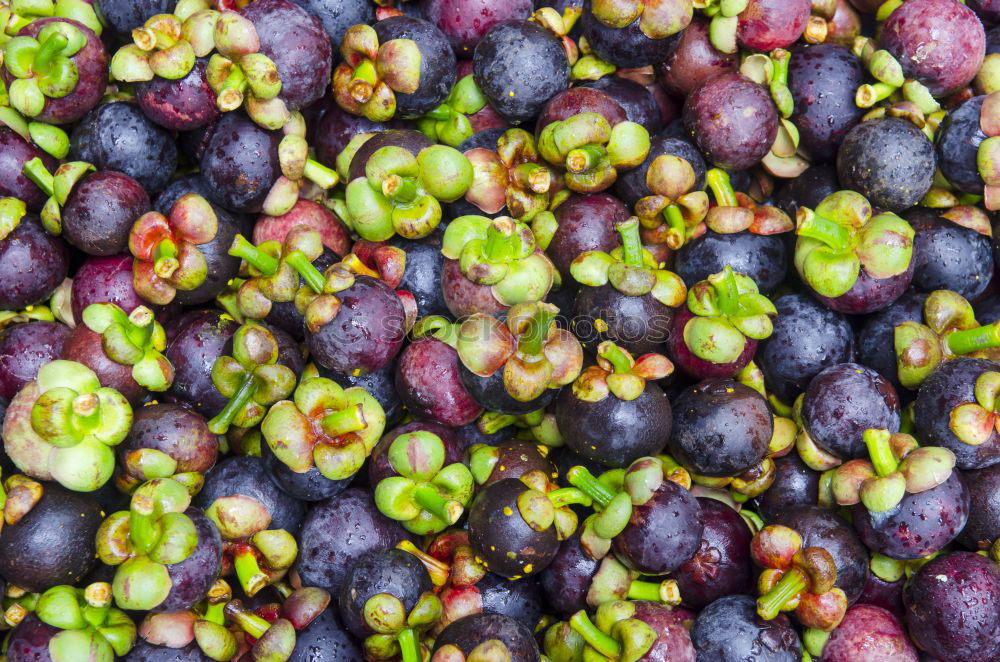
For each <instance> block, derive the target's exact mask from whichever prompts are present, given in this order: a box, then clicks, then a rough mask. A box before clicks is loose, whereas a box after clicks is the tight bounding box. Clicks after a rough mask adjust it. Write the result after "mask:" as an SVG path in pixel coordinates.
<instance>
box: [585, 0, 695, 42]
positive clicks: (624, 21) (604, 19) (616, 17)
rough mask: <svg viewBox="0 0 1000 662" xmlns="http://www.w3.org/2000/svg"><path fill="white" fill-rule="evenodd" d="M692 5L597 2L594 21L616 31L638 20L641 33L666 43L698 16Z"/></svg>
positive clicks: (637, 0) (648, 1) (649, 1)
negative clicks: (667, 39) (665, 40)
mask: <svg viewBox="0 0 1000 662" xmlns="http://www.w3.org/2000/svg"><path fill="white" fill-rule="evenodd" d="M697 4H698V3H691V2H656V1H655V0H626V1H624V2H620V1H619V0H595V1H594V3H593V8H592V9H591V11H592V12H593V14H594V18H596V19H597V20H599V21H600V22H601V23H603V24H604V25H606V26H608V27H612V28H625V27H628V26H629V25H631V24H632V22H633V21H635V20H636V19H638V20H639V31H640V32H642V34H643V35H645V36H646V37H648V38H650V39H665V38H667V37H669V36H671V35H673V34H676V33H678V32H680V31H681V30H683V29H684V28H686V27H687V26H688V24H690V23H691V19H692V17H693V16H694V9H693V6H695V5H697Z"/></svg>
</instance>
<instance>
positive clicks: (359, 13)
mask: <svg viewBox="0 0 1000 662" xmlns="http://www.w3.org/2000/svg"><path fill="white" fill-rule="evenodd" d="M292 1H293V2H294V3H295V4H297V5H298V6H300V7H302V8H303V9H305V10H306V11H308V12H309V13H310V14H312V15H313V16H315V17H316V18H317V19H319V22H320V23H321V24H322V25H323V29H324V30H326V33H327V35H329V37H330V43H331V44H332V45H333V56H334V58H336V60H337V61H338V62H339V61H340V50H339V46H340V42H341V41H343V39H344V33H345V32H347V28H349V27H351V26H352V25H357V24H358V23H367V24H369V25H371V24H372V22H373V21H374V20H375V7H374V6H373V5H372V4H371V3H370V2H354V1H353V0H292Z"/></svg>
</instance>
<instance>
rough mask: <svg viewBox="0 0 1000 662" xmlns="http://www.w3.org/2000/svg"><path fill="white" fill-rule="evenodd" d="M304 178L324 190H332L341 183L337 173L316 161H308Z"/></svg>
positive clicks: (303, 172)
mask: <svg viewBox="0 0 1000 662" xmlns="http://www.w3.org/2000/svg"><path fill="white" fill-rule="evenodd" d="M302 174H303V176H305V178H306V179H308V180H309V181H311V182H312V183H313V184H316V185H317V186H319V187H320V188H321V189H323V190H327V189H331V188H333V187H334V186H336V185H337V182H339V181H340V176H339V175H337V171H336V170H333V169H331V168H327V167H326V166H325V165H323V164H322V163H320V162H319V161H316V160H314V159H306V166H305V169H304V170H303V171H302Z"/></svg>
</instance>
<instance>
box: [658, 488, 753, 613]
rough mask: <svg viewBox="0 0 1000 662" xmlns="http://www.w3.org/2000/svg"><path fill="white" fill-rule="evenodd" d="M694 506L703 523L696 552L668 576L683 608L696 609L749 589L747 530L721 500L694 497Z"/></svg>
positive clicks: (750, 576)
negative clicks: (675, 588)
mask: <svg viewBox="0 0 1000 662" xmlns="http://www.w3.org/2000/svg"><path fill="white" fill-rule="evenodd" d="M698 503H699V504H701V512H702V516H703V519H704V522H705V528H704V529H703V530H702V533H701V542H700V543H699V545H698V551H696V552H695V553H694V556H692V557H691V558H690V559H688V560H687V561H685V562H684V563H682V564H681V566H680V567H678V568H677V569H676V570H675V571H674V572H673V573H672V574H671V577H673V578H674V579H676V580H677V584H678V586H679V587H680V591H681V597H682V598H683V600H684V605H685V606H687V607H690V608H691V609H696V610H697V609H701V608H702V607H705V606H706V605H708V604H710V603H712V602H714V601H715V600H717V599H718V598H721V597H722V596H724V595H730V594H733V593H750V592H751V589H752V587H753V562H752V561H751V559H750V540H751V539H752V538H753V534H751V533H750V527H748V526H747V524H746V521H745V520H744V519H743V518H742V517H740V514H739V513H737V512H736V511H735V510H733V509H732V508H730V507H729V506H727V505H726V504H724V503H722V502H721V501H718V500H716V499H710V498H706V497H698Z"/></svg>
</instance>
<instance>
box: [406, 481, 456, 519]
mask: <svg viewBox="0 0 1000 662" xmlns="http://www.w3.org/2000/svg"><path fill="white" fill-rule="evenodd" d="M413 500H414V501H416V502H417V504H418V505H419V506H420V507H421V508H423V509H424V510H426V511H427V512H429V513H430V514H431V515H434V516H435V517H437V518H438V519H439V520H441V521H443V522H447V523H448V524H454V523H455V522H457V521H458V518H459V517H461V516H462V510H463V509H462V504H460V503H459V502H457V501H454V500H452V499H449V498H447V497H443V496H441V495H440V494H439V493H438V491H437V489H436V488H435V487H434V486H433V485H431V484H429V483H422V484H420V485H418V486H417V488H416V489H415V490H414V491H413Z"/></svg>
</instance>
